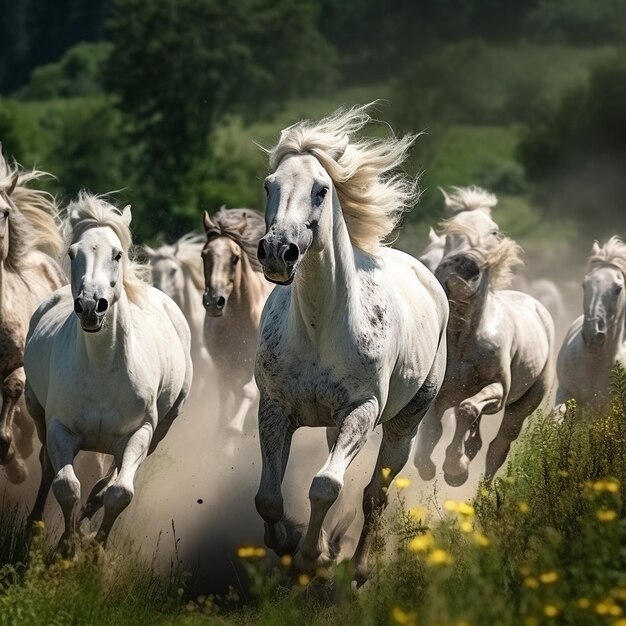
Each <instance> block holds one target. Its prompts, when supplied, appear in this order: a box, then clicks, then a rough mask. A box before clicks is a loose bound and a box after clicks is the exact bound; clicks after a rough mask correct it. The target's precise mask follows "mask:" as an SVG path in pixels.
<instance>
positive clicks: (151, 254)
mask: <svg viewBox="0 0 626 626" xmlns="http://www.w3.org/2000/svg"><path fill="white" fill-rule="evenodd" d="M141 248H142V249H143V251H144V252H145V253H146V254H147V255H148V257H149V258H151V259H152V258H154V257H155V256H156V250H155V249H154V248H151V247H150V246H149V245H148V244H147V243H144V244H143V246H141Z"/></svg>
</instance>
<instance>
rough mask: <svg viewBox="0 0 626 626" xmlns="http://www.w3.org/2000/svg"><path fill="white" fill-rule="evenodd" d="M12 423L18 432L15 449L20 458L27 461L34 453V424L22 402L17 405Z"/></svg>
mask: <svg viewBox="0 0 626 626" xmlns="http://www.w3.org/2000/svg"><path fill="white" fill-rule="evenodd" d="M14 423H15V425H16V426H17V428H18V430H19V432H20V436H19V441H18V442H17V448H18V450H19V452H20V454H21V455H22V458H24V459H27V458H28V457H29V456H30V455H31V454H32V453H33V451H34V445H33V444H34V441H35V422H34V420H33V419H32V418H31V416H30V415H29V414H28V411H27V410H26V406H25V404H24V403H23V402H20V403H18V406H17V407H16V409H15V418H14Z"/></svg>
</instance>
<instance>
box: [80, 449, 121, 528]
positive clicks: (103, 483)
mask: <svg viewBox="0 0 626 626" xmlns="http://www.w3.org/2000/svg"><path fill="white" fill-rule="evenodd" d="M116 478H117V466H116V464H115V461H113V463H112V464H111V467H110V468H109V471H108V472H107V473H106V475H105V476H104V477H103V478H101V479H100V480H99V481H98V482H97V483H96V484H95V485H94V486H93V488H92V490H91V493H90V494H89V497H88V498H87V502H86V503H85V506H84V507H83V511H82V513H81V516H80V521H81V522H82V521H83V520H84V519H89V520H91V518H92V517H93V516H94V515H95V514H96V513H97V512H98V511H99V510H100V509H101V508H102V506H103V505H104V493H105V491H106V490H107V487H108V486H109V485H110V484H111V483H112V482H113V481H114V480H115V479H116Z"/></svg>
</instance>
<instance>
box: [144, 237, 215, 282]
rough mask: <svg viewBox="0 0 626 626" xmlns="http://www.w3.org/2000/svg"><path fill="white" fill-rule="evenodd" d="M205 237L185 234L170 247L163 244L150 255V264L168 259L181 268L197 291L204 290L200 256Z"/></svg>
mask: <svg viewBox="0 0 626 626" xmlns="http://www.w3.org/2000/svg"><path fill="white" fill-rule="evenodd" d="M204 242H205V237H204V235H200V234H198V233H187V234H186V235H183V236H182V237H181V238H180V239H179V240H178V241H176V242H175V243H173V244H172V245H168V244H165V245H163V246H161V247H159V248H157V249H156V250H154V251H153V252H152V253H151V254H150V258H151V260H152V262H155V261H158V260H159V259H169V260H171V261H174V262H176V263H177V264H178V265H180V266H181V268H182V269H183V272H185V273H186V274H188V275H189V277H190V278H191V281H192V282H193V284H194V286H195V287H196V288H197V289H200V290H203V289H204V274H203V271H202V261H201V257H200V254H201V252H202V248H203V247H204Z"/></svg>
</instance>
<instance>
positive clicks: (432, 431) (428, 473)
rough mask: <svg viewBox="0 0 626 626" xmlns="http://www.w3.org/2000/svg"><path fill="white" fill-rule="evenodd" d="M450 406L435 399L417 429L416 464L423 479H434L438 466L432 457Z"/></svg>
mask: <svg viewBox="0 0 626 626" xmlns="http://www.w3.org/2000/svg"><path fill="white" fill-rule="evenodd" d="M448 408H449V407H448V406H446V405H445V404H444V403H443V402H438V401H437V400H435V402H434V403H433V405H432V406H431V408H430V409H429V410H428V411H427V412H426V415H425V416H424V419H423V421H422V423H421V424H420V427H419V429H418V431H417V440H416V451H415V459H414V464H415V467H417V471H418V472H419V475H420V477H421V479H422V480H432V479H433V478H434V477H435V473H436V471H437V468H436V467H435V464H434V463H433V461H432V458H431V457H432V454H433V450H434V449H435V446H436V445H437V444H438V443H439V440H440V439H441V435H442V433H443V416H444V414H445V412H446V410H447V409H448Z"/></svg>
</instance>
